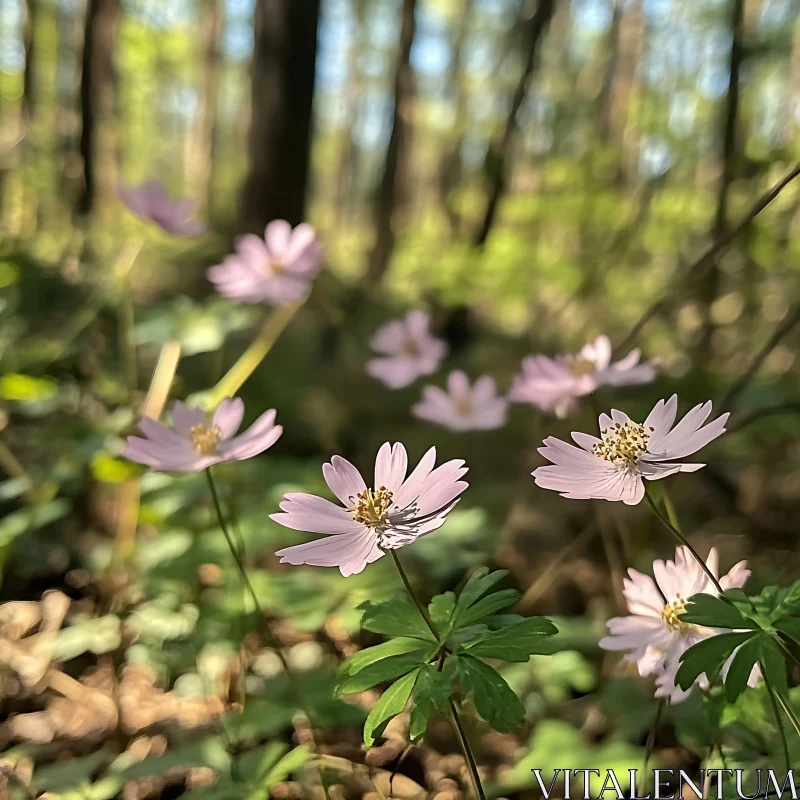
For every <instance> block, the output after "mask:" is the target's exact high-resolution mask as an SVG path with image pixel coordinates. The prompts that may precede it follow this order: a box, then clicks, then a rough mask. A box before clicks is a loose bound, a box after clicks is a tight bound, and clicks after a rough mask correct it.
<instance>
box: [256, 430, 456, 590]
mask: <svg viewBox="0 0 800 800" xmlns="http://www.w3.org/2000/svg"><path fill="white" fill-rule="evenodd" d="M435 462H436V448H435V447H432V448H431V449H430V450H428V452H427V453H425V455H424V456H423V457H422V459H421V461H420V462H419V464H417V466H416V468H415V469H414V470H413V472H412V473H411V474H410V475H409V476H408V477H406V471H407V468H408V455H407V453H406V449H405V447H403V445H402V444H395V445H394V446H390V445H389V443H388V442H387V443H386V444H384V445H383V446H382V447H381V449H380V450H379V451H378V456H377V458H376V460H375V481H374V483H373V484H372V486H374V487H376V488H374V489H373V488H371V487H367V484H366V483H365V482H364V479H363V478H362V477H361V473H360V472H359V471H358V470H357V469H356V468H355V467H354V466H353V465H352V464H351V463H350V462H349V461H346V460H345V459H343V458H341V457H340V456H334V457H333V458H332V459H331V462H330V464H325V465H324V466H323V467H322V474H323V475H324V476H325V480H326V482H327V484H328V486H329V487H330V489H331V491H332V492H333V493H334V494H335V495H336V496H337V497H338V498H339V501H340V502H341V503H342V505H343V506H344V508H342V507H341V506H337V505H336V504H334V503H331V502H330V501H329V500H325V499H324V498H322V497H317V496H315V495H312V494H305V493H303V492H290V493H289V494H287V495H286V496H285V497H284V498H283V502H282V503H281V505H280V508H281V513H278V514H272V515H271V519H273V520H275V522H279V523H280V524H281V525H285V526H286V527H287V528H293V529H294V530H298V531H307V532H309V533H324V534H329V536H328V537H327V538H325V539H317V540H316V541H314V542H309V543H308V544H298V545H295V546H294V547H285V548H284V549H283V550H278V552H277V553H276V554H275V555H277V556H280V558H281V562H282V563H289V564H311V565H313V566H316V567H339V570H340V571H341V573H342V575H344V576H347V575H355V574H356V573H358V572H361V571H362V570H363V569H364V567H366V566H367V564H371V563H372V562H373V561H377V560H378V559H379V558H380V557H381V556H382V555H383V554H384V550H394V549H397V548H399V547H403V545H407V544H411V543H412V542H414V541H415V540H416V539H418V538H419V537H420V536H424V535H425V534H427V533H431V531H435V530H437V529H438V528H440V527H441V526H442V525H443V524H444V522H445V519H446V518H447V515H448V514H449V513H450V511H451V510H452V509H453V506H455V504H456V503H457V502H458V496H459V495H460V494H461V493H462V492H463V491H464V490H465V489H466V488H467V486H468V484H467V482H466V481H462V480H460V478H461V477H462V476H463V475H465V474H466V472H467V468H466V467H465V466H464V462H463V461H462V460H460V459H459V460H453V461H448V462H446V463H445V464H442V465H441V466H440V467H437V468H436V469H434V468H433V465H434V463H435Z"/></svg>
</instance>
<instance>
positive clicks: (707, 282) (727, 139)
mask: <svg viewBox="0 0 800 800" xmlns="http://www.w3.org/2000/svg"><path fill="white" fill-rule="evenodd" d="M730 31H731V52H730V63H729V77H728V91H727V94H726V97H725V104H724V107H723V114H722V119H721V140H722V149H721V153H720V167H721V174H720V181H719V188H718V190H717V206H716V212H715V214H714V223H713V225H712V228H711V236H712V239H718V238H719V237H720V236H721V235H722V234H723V233H724V232H725V229H726V228H727V226H728V202H729V196H730V188H731V184H732V183H733V181H734V179H735V178H736V174H737V166H738V137H737V123H738V117H739V74H740V72H741V66H742V57H743V42H742V40H743V38H744V0H731V4H730ZM719 285H720V271H719V265H718V264H717V263H716V262H715V263H714V264H713V265H712V266H711V268H710V269H709V270H708V272H707V273H706V275H705V277H704V278H703V280H702V283H701V286H700V301H701V304H702V313H703V327H702V332H701V337H700V340H699V342H698V352H699V354H700V356H701V357H702V358H704V359H706V362H707V361H708V360H709V359H710V358H712V357H713V353H712V352H711V340H712V337H713V335H714V321H713V319H712V316H711V306H712V305H713V303H714V300H716V298H717V295H718V293H719Z"/></svg>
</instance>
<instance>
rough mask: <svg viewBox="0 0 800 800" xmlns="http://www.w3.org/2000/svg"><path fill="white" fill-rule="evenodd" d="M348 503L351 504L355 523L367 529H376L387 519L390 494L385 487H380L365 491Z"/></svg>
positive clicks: (390, 502)
mask: <svg viewBox="0 0 800 800" xmlns="http://www.w3.org/2000/svg"><path fill="white" fill-rule="evenodd" d="M350 502H351V503H352V504H353V508H352V509H351V513H352V514H353V519H354V520H355V521H356V522H360V523H361V524H362V525H366V526H367V527H368V528H378V527H380V526H381V525H383V524H384V523H385V522H386V520H387V519H388V518H389V509H390V508H391V507H392V493H391V492H390V491H389V490H388V489H387V488H386V487H385V486H380V487H379V488H378V489H377V490H375V489H365V490H364V491H363V492H359V493H358V495H356V496H355V497H351V498H350Z"/></svg>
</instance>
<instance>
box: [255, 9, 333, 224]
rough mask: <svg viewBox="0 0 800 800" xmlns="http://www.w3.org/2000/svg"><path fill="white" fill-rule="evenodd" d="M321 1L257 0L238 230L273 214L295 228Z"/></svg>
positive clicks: (301, 212) (306, 161)
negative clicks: (245, 174)
mask: <svg viewBox="0 0 800 800" xmlns="http://www.w3.org/2000/svg"><path fill="white" fill-rule="evenodd" d="M319 7H320V0H257V2H256V10H255V23H254V24H255V49H254V51H253V65H252V90H251V91H252V95H251V97H252V101H251V103H252V107H251V118H250V141H249V155H250V172H249V175H248V177H247V180H246V181H245V186H244V191H243V195H242V208H241V218H240V228H241V229H242V230H245V231H252V232H258V233H261V232H262V231H263V230H264V226H265V225H266V224H267V223H268V222H269V221H270V220H273V219H278V218H282V219H286V220H288V221H289V222H290V223H291V224H292V225H297V224H298V223H300V222H302V221H303V219H304V218H305V209H306V193H307V189H308V178H309V171H310V170H309V167H310V150H311V124H312V102H313V98H314V73H315V70H316V61H317V24H318V22H319Z"/></svg>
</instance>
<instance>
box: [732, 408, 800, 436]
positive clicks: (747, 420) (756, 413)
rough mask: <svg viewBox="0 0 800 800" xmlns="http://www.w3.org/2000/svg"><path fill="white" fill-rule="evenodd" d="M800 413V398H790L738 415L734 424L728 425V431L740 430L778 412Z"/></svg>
mask: <svg viewBox="0 0 800 800" xmlns="http://www.w3.org/2000/svg"><path fill="white" fill-rule="evenodd" d="M797 413H800V400H790V401H787V402H785V403H778V404H776V405H774V406H764V407H763V408H756V409H754V410H753V411H751V412H750V413H749V414H745V415H744V416H742V417H737V418H736V421H735V422H734V423H733V425H730V426H729V427H728V433H733V432H734V431H740V430H742V428H746V427H747V426H748V425H752V424H753V423H754V422H758V421H759V420H760V419H765V418H766V417H772V416H776V415H778V414H797Z"/></svg>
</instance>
